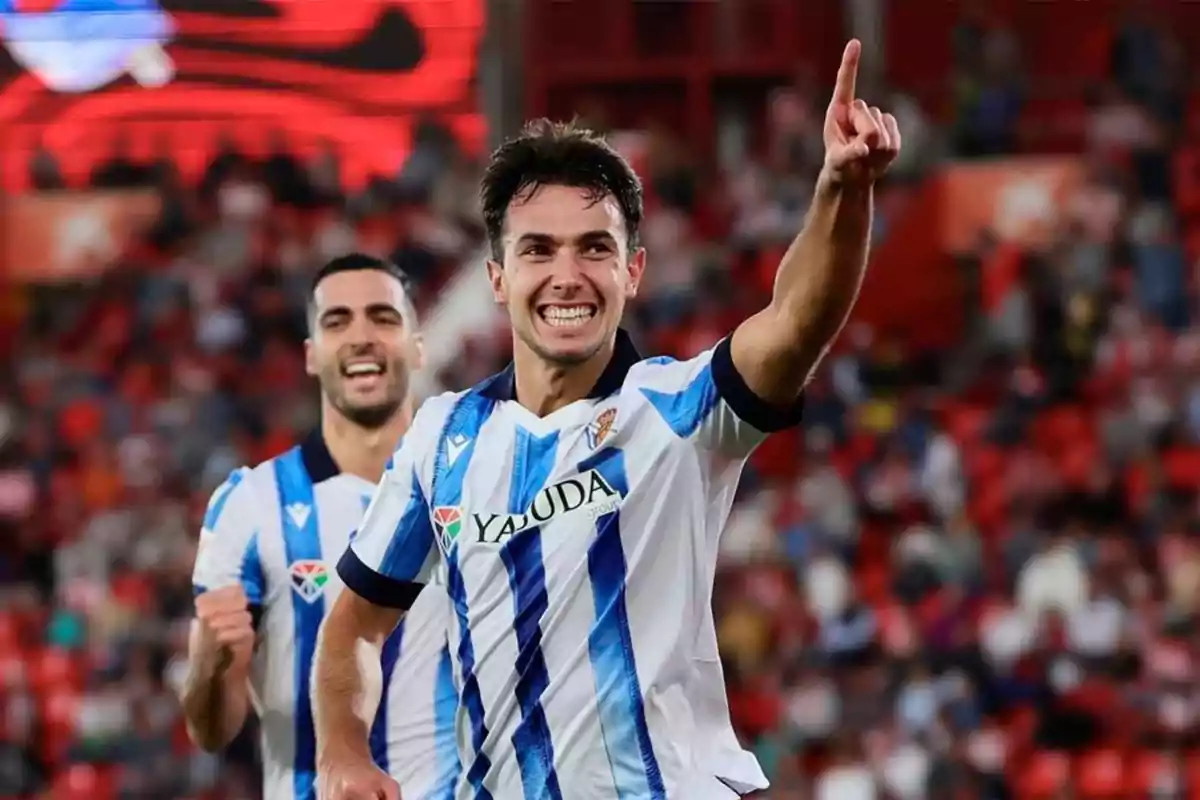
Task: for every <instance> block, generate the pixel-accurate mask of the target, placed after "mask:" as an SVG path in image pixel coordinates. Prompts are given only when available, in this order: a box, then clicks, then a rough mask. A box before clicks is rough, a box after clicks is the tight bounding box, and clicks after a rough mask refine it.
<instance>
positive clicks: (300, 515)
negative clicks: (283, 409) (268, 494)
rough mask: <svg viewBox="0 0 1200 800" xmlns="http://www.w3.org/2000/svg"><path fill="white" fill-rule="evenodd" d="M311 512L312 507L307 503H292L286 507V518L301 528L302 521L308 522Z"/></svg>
mask: <svg viewBox="0 0 1200 800" xmlns="http://www.w3.org/2000/svg"><path fill="white" fill-rule="evenodd" d="M311 513H312V507H311V506H309V505H308V504H307V503H292V504H291V505H290V506H288V507H287V515H288V518H289V519H291V521H292V524H293V525H295V526H296V527H297V528H303V527H304V523H306V522H308V516H309V514H311Z"/></svg>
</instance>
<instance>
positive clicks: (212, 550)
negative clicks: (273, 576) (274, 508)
mask: <svg viewBox="0 0 1200 800" xmlns="http://www.w3.org/2000/svg"><path fill="white" fill-rule="evenodd" d="M251 474H252V473H251V471H250V470H249V469H247V468H245V467H242V468H241V469H237V470H234V472H233V473H232V474H230V476H229V478H228V479H227V480H226V481H225V482H224V483H223V484H221V485H220V486H219V487H217V490H216V491H215V492H213V494H212V497H211V498H210V499H209V501H208V508H207V509H206V510H205V512H204V523H203V526H202V527H201V529H200V543H199V545H198V547H197V550H196V564H195V566H194V568H193V570H192V590H193V592H194V593H195V594H203V593H204V592H207V591H209V590H211V589H222V588H224V587H226V586H236V585H237V584H239V583H240V584H241V586H242V588H243V589H244V590H245V592H246V597H247V599H248V600H249V601H250V605H252V606H262V604H263V599H264V597H265V596H266V580H265V577H264V574H263V568H262V561H261V560H260V558H259V551H258V527H259V515H258V513H257V509H256V507H255V502H254V492H253V488H252V481H251V480H250V476H251Z"/></svg>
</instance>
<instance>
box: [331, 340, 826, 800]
mask: <svg viewBox="0 0 1200 800" xmlns="http://www.w3.org/2000/svg"><path fill="white" fill-rule="evenodd" d="M801 406H802V404H801V403H799V402H797V403H796V404H795V406H794V407H792V408H788V409H786V410H783V411H780V410H778V409H773V408H772V407H771V406H769V405H767V404H766V403H764V402H763V401H762V400H760V399H759V398H758V397H756V396H755V395H754V394H753V393H752V392H751V391H750V389H749V388H748V387H747V386H746V383H745V381H744V380H742V378H741V376H740V375H739V374H738V373H737V370H736V369H735V368H734V365H733V360H732V357H731V355H730V350H729V343H728V341H723V342H722V343H721V344H719V345H718V346H717V347H716V348H714V349H713V350H711V351H708V352H706V353H704V354H702V355H700V356H698V357H696V358H694V359H691V360H689V361H674V360H672V359H669V358H653V359H648V360H642V359H641V358H640V356H638V354H637V352H636V350H635V349H634V347H633V345H632V343H631V342H630V341H629V339H628V337H626V336H625V334H624V333H621V334H620V335H619V338H618V342H617V347H616V350H615V352H614V355H613V358H612V360H611V362H610V363H609V365H608V367H607V368H606V369H605V371H604V373H603V375H602V376H601V378H600V380H599V381H598V382H597V385H596V386H595V388H594V389H593V390H592V392H591V393H590V394H589V396H588V397H587V398H586V399H584V400H580V401H578V402H576V403H572V404H570V405H568V406H566V407H564V408H562V409H559V410H557V411H555V412H553V413H551V414H549V415H547V416H545V417H538V416H537V415H535V414H534V413H532V412H530V411H529V410H528V409H526V408H525V407H523V406H522V405H520V404H519V403H517V402H516V399H515V380H514V376H513V374H512V368H511V367H510V368H509V370H508V371H506V372H503V373H500V374H499V375H497V376H495V377H493V378H491V379H489V380H487V381H485V382H484V383H482V384H480V385H479V386H477V387H475V388H473V389H471V390H469V391H467V392H463V393H460V394H446V395H442V396H440V397H438V398H435V399H433V400H430V401H427V402H426V403H425V404H424V406H423V407H422V408H421V410H420V412H419V413H418V414H417V418H416V420H415V421H414V423H413V427H412V430H411V432H410V434H409V436H408V437H407V438H406V439H405V441H404V443H403V444H402V446H401V448H400V450H399V451H398V453H397V456H396V457H395V458H394V459H393V464H392V468H391V469H390V470H389V471H388V473H387V474H386V475H385V476H384V480H383V482H382V483H381V486H380V489H379V491H378V492H377V494H376V496H375V499H374V500H373V501H372V504H371V508H370V509H369V510H368V511H367V516H366V518H365V519H364V521H363V525H362V528H361V529H360V533H359V536H358V537H357V538H356V539H355V541H354V542H353V543H352V544H351V547H350V550H348V551H347V552H346V554H345V555H344V556H343V557H342V560H341V562H340V563H339V567H338V569H339V573H340V574H341V576H342V578H343V580H344V581H345V584H346V585H347V586H348V587H350V588H351V589H352V590H353V591H355V592H357V593H359V594H360V595H362V596H363V597H365V598H367V599H369V600H371V601H373V602H375V603H377V604H381V605H390V606H400V607H404V606H405V605H406V604H408V603H411V602H412V601H413V599H414V598H416V597H417V596H418V593H419V592H420V587H421V586H422V585H423V584H424V583H426V582H427V581H428V580H429V578H430V576H431V575H432V574H433V572H434V570H436V569H440V568H442V567H444V568H445V570H446V576H447V577H446V586H447V591H448V592H449V594H450V599H451V606H452V608H453V610H454V612H453V614H452V617H453V620H452V624H451V632H450V646H451V650H452V652H453V653H454V656H455V658H454V677H455V684H456V686H457V687H458V690H459V697H460V706H459V715H458V724H457V738H458V745H459V751H460V754H461V760H462V763H463V769H464V771H463V773H462V775H461V776H460V778H459V785H458V788H457V791H456V794H455V797H456V798H458V799H459V800H468V798H470V799H471V800H475V799H476V798H496V800H515V799H516V798H527V800H533V798H537V800H542V799H543V798H552V799H553V800H559V799H560V798H569V800H616V799H619V800H626V798H630V799H632V798H636V799H637V800H648V799H653V798H686V800H705V798H729V797H732V796H733V795H734V794H735V793H736V792H738V791H749V790H750V789H751V788H754V787H762V786H765V783H766V781H765V779H764V778H763V775H762V771H761V769H760V768H759V766H758V764H757V762H756V761H755V759H754V758H753V756H751V755H750V754H748V753H746V752H744V751H743V750H742V749H741V747H740V746H739V745H738V743H737V740H736V739H735V738H734V735H733V732H732V729H731V726H730V722H729V710H728V704H727V701H726V698H725V687H724V679H723V676H722V674H721V666H720V661H719V660H718V654H717V640H716V634H715V631H714V626H713V617H712V586H713V578H714V574H715V569H716V555H717V539H718V537H719V535H720V532H721V530H722V528H723V527H724V525H725V522H726V518H727V517H728V514H729V510H730V506H731V504H732V503H733V497H734V492H735V490H736V488H737V483H738V479H739V477H740V474H741V471H742V467H743V464H744V463H745V460H746V458H747V456H748V455H749V454H750V452H751V451H752V450H753V448H754V447H755V446H756V445H757V444H758V443H759V442H760V441H761V440H762V439H763V438H764V436H765V434H766V432H768V431H772V430H778V429H782V428H785V427H788V426H790V425H793V424H795V423H797V422H798V421H799V419H800V411H801Z"/></svg>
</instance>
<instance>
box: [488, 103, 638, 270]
mask: <svg viewBox="0 0 1200 800" xmlns="http://www.w3.org/2000/svg"><path fill="white" fill-rule="evenodd" d="M555 185H557V186H572V187H575V188H577V189H584V190H585V191H587V193H588V195H589V198H590V199H591V200H592V201H594V202H599V201H601V200H603V199H604V198H605V197H609V196H611V197H612V198H613V199H614V200H616V201H617V205H618V206H620V208H621V214H622V216H624V217H625V230H626V232H627V233H628V235H629V249H630V250H631V251H632V250H633V249H635V248H636V247H637V246H638V229H639V227H640V226H641V223H642V182H641V180H640V179H639V178H638V176H637V173H635V172H634V171H633V168H632V167H630V166H629V162H627V161H626V160H625V159H624V158H622V157H621V154H620V153H618V152H617V151H616V150H614V149H613V148H612V146H611V145H610V144H609V143H608V142H606V141H605V140H604V138H603V137H601V136H600V135H599V134H596V133H594V132H592V131H590V130H588V129H587V128H582V127H578V126H577V125H576V124H575V123H573V122H571V123H562V122H551V121H550V120H547V119H539V120H535V121H533V122H530V123H529V124H527V125H526V126H525V129H524V130H523V131H522V132H521V134H520V135H519V136H517V137H516V138H514V139H510V140H509V141H507V142H505V143H504V144H502V145H500V147H499V148H498V149H497V150H496V152H494V153H493V154H492V160H491V163H490V164H488V168H487V171H486V172H485V173H484V176H483V181H482V182H481V184H480V191H479V195H480V200H481V201H482V205H483V223H484V226H485V227H486V228H487V236H488V243H489V244H490V245H491V249H492V258H494V259H495V260H497V261H499V260H500V259H501V257H502V255H503V248H502V247H501V246H500V236H501V231H502V230H503V228H504V218H505V215H506V214H507V213H508V207H509V204H511V203H512V201H513V199H514V198H516V197H519V196H520V195H522V194H524V193H527V192H532V191H536V190H537V189H538V188H540V187H542V186H555Z"/></svg>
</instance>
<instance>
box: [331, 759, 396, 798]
mask: <svg viewBox="0 0 1200 800" xmlns="http://www.w3.org/2000/svg"><path fill="white" fill-rule="evenodd" d="M317 797H318V798H320V800H401V797H400V784H398V783H396V781H395V780H393V779H392V778H391V776H389V775H388V774H387V773H386V772H384V771H383V770H381V769H379V767H377V766H375V765H374V764H372V763H371V762H369V761H368V762H365V763H352V764H347V763H345V762H343V763H342V764H340V765H337V764H330V765H326V766H321V767H318V768H317Z"/></svg>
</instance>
